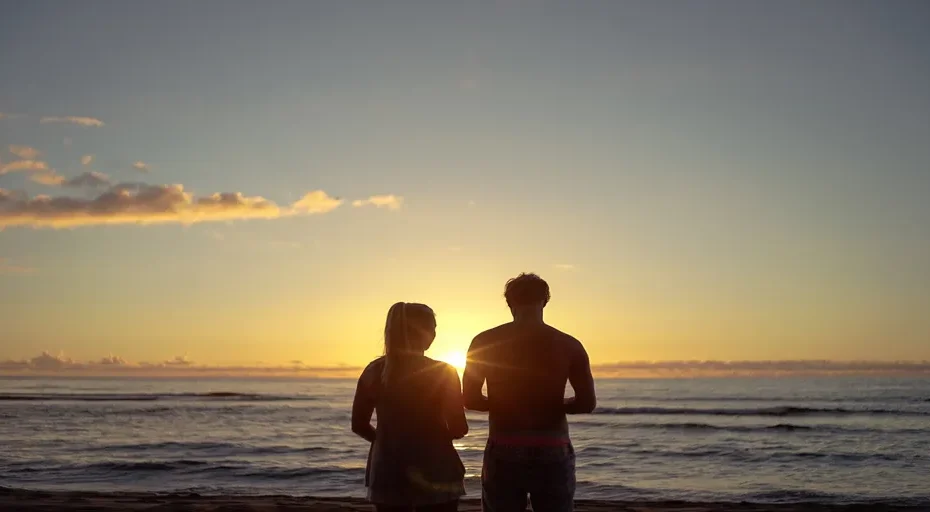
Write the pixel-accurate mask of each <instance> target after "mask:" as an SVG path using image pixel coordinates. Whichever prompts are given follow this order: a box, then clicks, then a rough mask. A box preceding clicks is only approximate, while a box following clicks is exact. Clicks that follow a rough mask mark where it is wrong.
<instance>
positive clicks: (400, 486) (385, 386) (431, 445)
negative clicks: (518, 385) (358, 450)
mask: <svg viewBox="0 0 930 512" xmlns="http://www.w3.org/2000/svg"><path fill="white" fill-rule="evenodd" d="M435 338H436V317H435V315H434V314H433V310H432V309H430V308H429V307H428V306H425V305H423V304H407V303H404V302H398V303H397V304H394V305H393V306H391V309H390V311H388V316H387V322H386V324H385V327H384V351H385V355H384V356H383V357H379V358H378V359H375V360H374V361H372V363H371V364H369V365H368V367H367V368H365V370H364V371H363V372H362V375H361V377H359V379H358V388H357V389H356V391H355V401H354V402H353V404H352V431H353V432H355V433H356V434H358V435H359V436H361V437H363V438H364V439H367V440H368V441H369V442H371V443H372V445H371V450H370V451H369V454H368V467H367V469H366V472H365V485H366V486H367V487H368V499H369V500H370V501H371V502H372V503H374V504H375V509H376V510H377V511H379V512H385V511H411V510H416V511H418V512H425V511H430V512H445V511H455V510H456V509H457V508H458V500H459V498H460V497H461V496H463V495H464V494H465V485H464V478H465V467H464V466H463V465H462V461H461V459H459V455H458V452H456V450H455V448H454V447H453V446H452V440H453V439H460V438H462V437H464V436H465V434H467V433H468V424H467V423H466V420H465V409H464V406H463V404H462V388H461V384H460V382H459V376H458V373H457V372H456V371H455V368H453V367H452V366H450V365H448V364H446V363H442V362H439V361H434V360H432V359H430V358H428V357H426V356H424V355H423V352H425V351H426V349H428V348H429V346H430V345H431V344H432V343H433V339H435ZM373 411H377V424H378V426H377V428H375V427H373V426H372V425H371V415H372V412H373Z"/></svg>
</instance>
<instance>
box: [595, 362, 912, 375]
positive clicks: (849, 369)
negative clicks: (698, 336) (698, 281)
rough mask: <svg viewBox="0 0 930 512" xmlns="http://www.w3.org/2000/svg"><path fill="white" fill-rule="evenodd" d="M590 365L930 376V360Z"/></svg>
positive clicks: (615, 369)
mask: <svg viewBox="0 0 930 512" xmlns="http://www.w3.org/2000/svg"><path fill="white" fill-rule="evenodd" d="M591 368H592V370H593V371H594V373H595V374H596V375H598V376H601V377H714V376H715V377H743V376H788V375H795V376H806V375H809V376H817V375H823V376H829V375H930V361H888V362H885V361H828V360H785V361H627V362H617V363H608V364H596V365H592V366H591Z"/></svg>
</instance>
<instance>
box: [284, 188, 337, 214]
mask: <svg viewBox="0 0 930 512" xmlns="http://www.w3.org/2000/svg"><path fill="white" fill-rule="evenodd" d="M342 202H343V201H342V199H339V198H338V197H330V195H329V194H327V193H326V192H324V191H322V190H314V191H312V192H308V193H306V194H304V196H303V197H301V198H300V199H298V200H297V201H296V202H295V203H294V204H293V205H292V208H293V209H294V210H296V211H298V212H301V213H311V214H312V213H328V212H331V211H333V210H335V209H336V208H339V206H340V205H341V204H342Z"/></svg>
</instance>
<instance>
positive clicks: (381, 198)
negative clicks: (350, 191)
mask: <svg viewBox="0 0 930 512" xmlns="http://www.w3.org/2000/svg"><path fill="white" fill-rule="evenodd" d="M403 204H404V198H403V197H400V196H395V195H394V194H386V195H377V196H371V197H369V198H368V199H356V200H355V201H352V206H354V207H356V208H360V207H362V206H375V207H377V208H387V209H389V210H399V209H400V207H401V206H402V205H403Z"/></svg>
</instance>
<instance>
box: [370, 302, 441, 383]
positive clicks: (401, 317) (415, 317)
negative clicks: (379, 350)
mask: <svg viewBox="0 0 930 512" xmlns="http://www.w3.org/2000/svg"><path fill="white" fill-rule="evenodd" d="M434 339H436V314H435V313H433V310H432V309H430V307H429V306H427V305H425V304H416V303H408V302H398V303H397V304H394V305H393V306H391V309H390V310H388V315H387V321H385V323H384V354H385V356H387V361H386V366H385V371H384V373H383V374H382V378H383V380H384V381H385V382H386V381H388V380H389V379H390V378H393V377H391V376H392V375H395V374H396V373H398V372H401V371H402V370H400V367H402V366H403V360H404V359H405V358H406V357H407V356H413V355H420V354H423V352H425V351H426V350H427V349H429V347H430V345H432V344H433V340H434Z"/></svg>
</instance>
